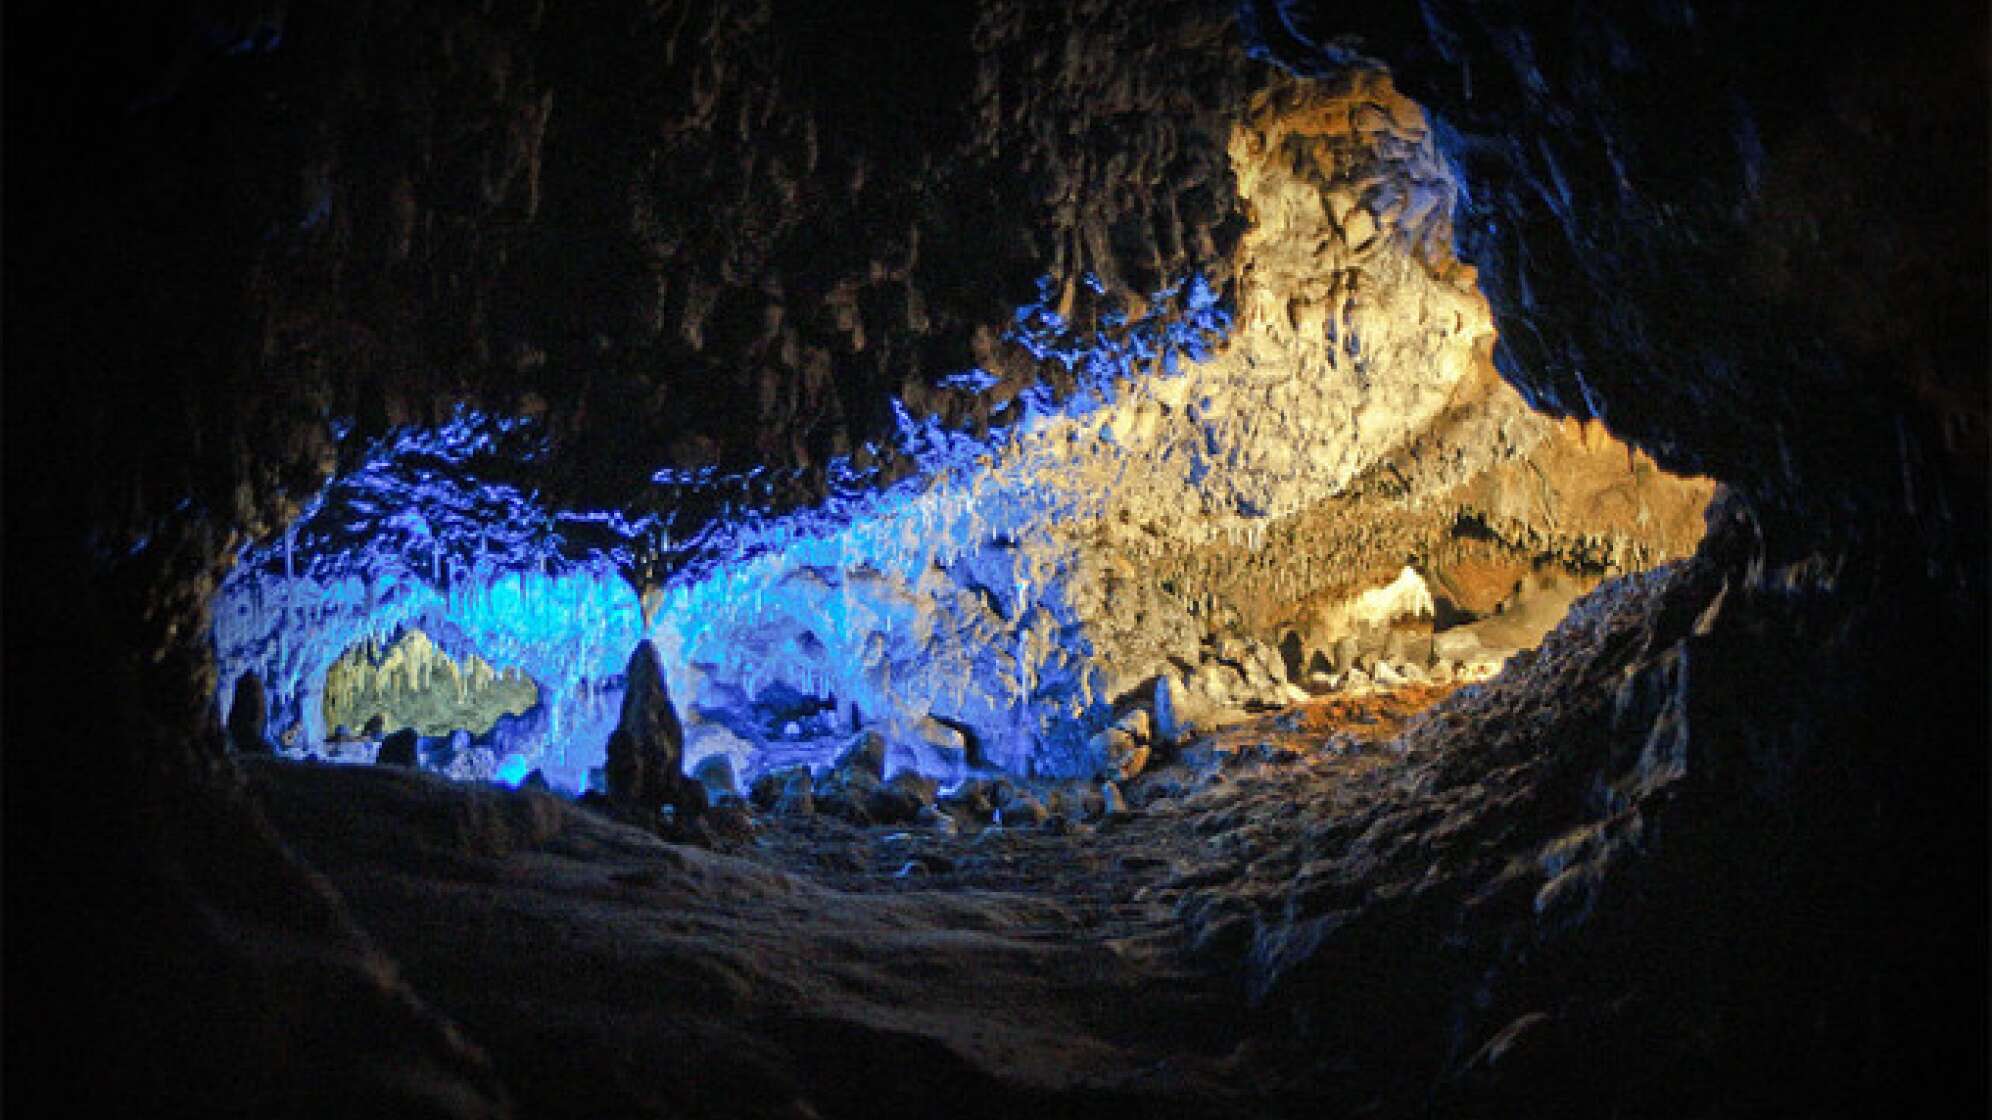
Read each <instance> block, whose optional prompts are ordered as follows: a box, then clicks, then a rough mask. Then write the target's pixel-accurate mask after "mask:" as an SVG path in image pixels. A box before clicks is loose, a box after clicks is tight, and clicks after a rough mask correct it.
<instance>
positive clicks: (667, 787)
mask: <svg viewBox="0 0 1992 1120" xmlns="http://www.w3.org/2000/svg"><path fill="white" fill-rule="evenodd" d="M624 680H625V682H626V684H625V686H624V689H623V702H622V713H621V715H620V717H619V718H618V719H617V720H616V729H615V731H613V732H611V733H610V735H609V743H608V762H607V766H606V770H607V772H608V782H609V797H610V798H612V799H613V800H615V801H618V802H622V803H624V804H626V805H632V806H636V807H638V808H641V809H648V810H651V811H653V812H654V811H656V810H659V809H661V808H663V807H664V805H666V804H669V803H675V802H677V801H679V800H681V799H684V800H687V801H688V802H689V798H686V797H685V794H686V793H687V792H688V789H689V788H690V787H691V786H693V784H694V783H692V782H689V781H687V780H686V778H685V775H684V772H683V771H682V770H681V769H680V764H681V759H682V758H683V754H684V748H685V732H684V728H683V727H682V726H681V725H680V724H679V722H678V713H677V710H676V709H675V708H673V707H672V706H671V693H670V690H669V689H668V688H666V687H665V684H664V667H663V665H662V663H661V662H660V661H659V660H658V657H657V647H656V646H654V645H651V644H650V641H649V639H647V638H646V639H645V640H643V641H640V642H638V643H637V644H636V649H635V651H634V652H632V653H631V654H630V656H629V667H628V668H627V669H626V670H625V672H624Z"/></svg>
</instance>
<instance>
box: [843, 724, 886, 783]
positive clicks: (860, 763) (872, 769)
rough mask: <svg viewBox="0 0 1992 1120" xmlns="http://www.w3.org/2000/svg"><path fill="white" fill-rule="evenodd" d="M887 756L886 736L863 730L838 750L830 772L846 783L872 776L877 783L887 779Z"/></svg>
mask: <svg viewBox="0 0 1992 1120" xmlns="http://www.w3.org/2000/svg"><path fill="white" fill-rule="evenodd" d="M885 757H886V744H885V737H884V736H883V735H880V734H879V733H878V732H876V731H869V730H867V731H861V732H859V733H858V734H857V735H856V736H855V737H853V738H852V739H851V741H850V742H848V743H845V744H844V746H843V748H842V749H841V750H839V751H838V752H837V760H836V761H835V762H833V763H831V764H830V772H831V775H832V777H833V778H835V779H838V780H840V781H843V782H846V783H848V782H850V781H852V780H853V779H860V780H861V779H863V778H870V779H871V780H872V782H873V783H874V784H875V783H878V782H882V781H884V780H885Z"/></svg>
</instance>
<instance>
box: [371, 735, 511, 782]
mask: <svg viewBox="0 0 1992 1120" xmlns="http://www.w3.org/2000/svg"><path fill="white" fill-rule="evenodd" d="M421 742H422V740H421V738H420V737H419V736H417V735H416V734H415V729H414V728H412V727H404V728H402V729H401V730H399V731H396V732H395V733H394V734H392V735H389V736H388V737H387V738H386V739H383V740H381V744H380V753H379V754H378V755H376V756H374V765H376V766H407V767H410V768H413V767H414V766H415V765H416V748H417V747H419V746H420V745H421ZM493 769H494V770H495V769H496V767H495V766H494V767H493ZM452 777H454V775H452Z"/></svg>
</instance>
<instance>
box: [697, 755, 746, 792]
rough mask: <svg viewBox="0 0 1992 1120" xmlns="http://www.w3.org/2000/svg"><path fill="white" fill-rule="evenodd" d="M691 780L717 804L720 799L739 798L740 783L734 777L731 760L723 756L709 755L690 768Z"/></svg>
mask: <svg viewBox="0 0 1992 1120" xmlns="http://www.w3.org/2000/svg"><path fill="white" fill-rule="evenodd" d="M692 779H693V780H694V781H696V782H698V783H699V784H700V785H702V786H704V787H705V791H706V796H707V798H709V799H710V800H712V801H714V802H717V801H719V799H720V798H722V797H738V796H740V783H739V780H738V779H737V778H736V777H735V776H734V772H733V759H732V758H731V757H730V756H728V755H725V754H709V755H707V756H705V757H704V758H702V759H700V760H699V761H698V763H697V764H696V765H694V766H693V767H692Z"/></svg>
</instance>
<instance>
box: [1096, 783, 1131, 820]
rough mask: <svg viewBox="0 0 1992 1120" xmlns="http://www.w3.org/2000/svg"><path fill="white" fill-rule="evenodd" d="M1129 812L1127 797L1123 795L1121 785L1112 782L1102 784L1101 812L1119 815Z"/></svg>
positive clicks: (1111, 815) (1110, 815)
mask: <svg viewBox="0 0 1992 1120" xmlns="http://www.w3.org/2000/svg"><path fill="white" fill-rule="evenodd" d="M1125 812H1127V798H1125V797H1123V796H1122V795H1121V791H1120V787H1119V786H1118V785H1115V784H1114V783H1112V782H1106V783H1103V784H1102V785H1101V786H1100V814H1101V815H1102V816H1108V817H1117V816H1120V815H1121V814H1122V813H1125Z"/></svg>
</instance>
